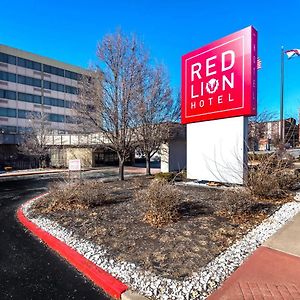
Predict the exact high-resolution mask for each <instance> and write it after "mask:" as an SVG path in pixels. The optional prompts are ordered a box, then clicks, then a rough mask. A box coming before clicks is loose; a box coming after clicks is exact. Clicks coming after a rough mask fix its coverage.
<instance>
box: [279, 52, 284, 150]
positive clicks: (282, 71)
mask: <svg viewBox="0 0 300 300" xmlns="http://www.w3.org/2000/svg"><path fill="white" fill-rule="evenodd" d="M283 94H284V48H283V46H281V88H280V140H281V142H282V144H283V145H284V130H283V127H284V126H283Z"/></svg>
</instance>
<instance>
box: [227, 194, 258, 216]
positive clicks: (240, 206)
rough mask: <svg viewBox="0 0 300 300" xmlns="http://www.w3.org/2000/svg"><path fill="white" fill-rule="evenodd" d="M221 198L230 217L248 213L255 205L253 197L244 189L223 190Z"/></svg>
mask: <svg viewBox="0 0 300 300" xmlns="http://www.w3.org/2000/svg"><path fill="white" fill-rule="evenodd" d="M222 197H223V199H224V200H225V203H226V204H227V213H228V214H230V215H238V214H243V213H249V212H251V209H252V207H253V205H254V204H255V203H256V201H255V197H254V196H253V195H252V194H251V193H250V191H249V190H248V189H245V188H233V189H228V190H225V191H223V193H222Z"/></svg>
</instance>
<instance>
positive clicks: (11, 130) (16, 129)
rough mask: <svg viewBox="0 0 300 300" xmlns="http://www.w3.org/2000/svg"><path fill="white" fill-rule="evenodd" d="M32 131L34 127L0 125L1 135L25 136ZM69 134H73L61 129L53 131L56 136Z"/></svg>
mask: <svg viewBox="0 0 300 300" xmlns="http://www.w3.org/2000/svg"><path fill="white" fill-rule="evenodd" d="M30 131H32V127H21V126H6V125H0V134H16V133H20V134H23V133H25V132H30ZM68 132H69V133H71V132H70V131H66V130H60V129H54V130H53V133H55V134H65V133H68Z"/></svg>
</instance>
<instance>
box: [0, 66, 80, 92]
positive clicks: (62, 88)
mask: <svg viewBox="0 0 300 300" xmlns="http://www.w3.org/2000/svg"><path fill="white" fill-rule="evenodd" d="M0 80H4V81H11V82H18V83H21V84H26V85H31V86H35V87H42V80H41V79H37V78H33V77H29V76H23V75H17V74H14V73H9V72H4V71H0ZM43 85H44V86H43V87H44V88H45V89H48V90H53V91H58V92H63V93H68V94H73V95H76V94H77V93H78V89H77V88H76V87H74V86H69V85H64V84H60V83H56V82H51V81H47V80H44V81H43Z"/></svg>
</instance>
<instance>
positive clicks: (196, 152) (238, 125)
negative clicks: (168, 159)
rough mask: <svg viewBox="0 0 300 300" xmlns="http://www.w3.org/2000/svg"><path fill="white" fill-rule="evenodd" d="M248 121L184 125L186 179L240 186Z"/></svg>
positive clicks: (243, 170)
mask: <svg viewBox="0 0 300 300" xmlns="http://www.w3.org/2000/svg"><path fill="white" fill-rule="evenodd" d="M247 139H248V118H247V117H234V118H227V119H220V120H213V121H205V122H198V123H191V124H187V178H189V179H197V180H208V181H217V182H224V183H234V184H243V183H244V179H245V175H246V169H247V147H246V143H247Z"/></svg>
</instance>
